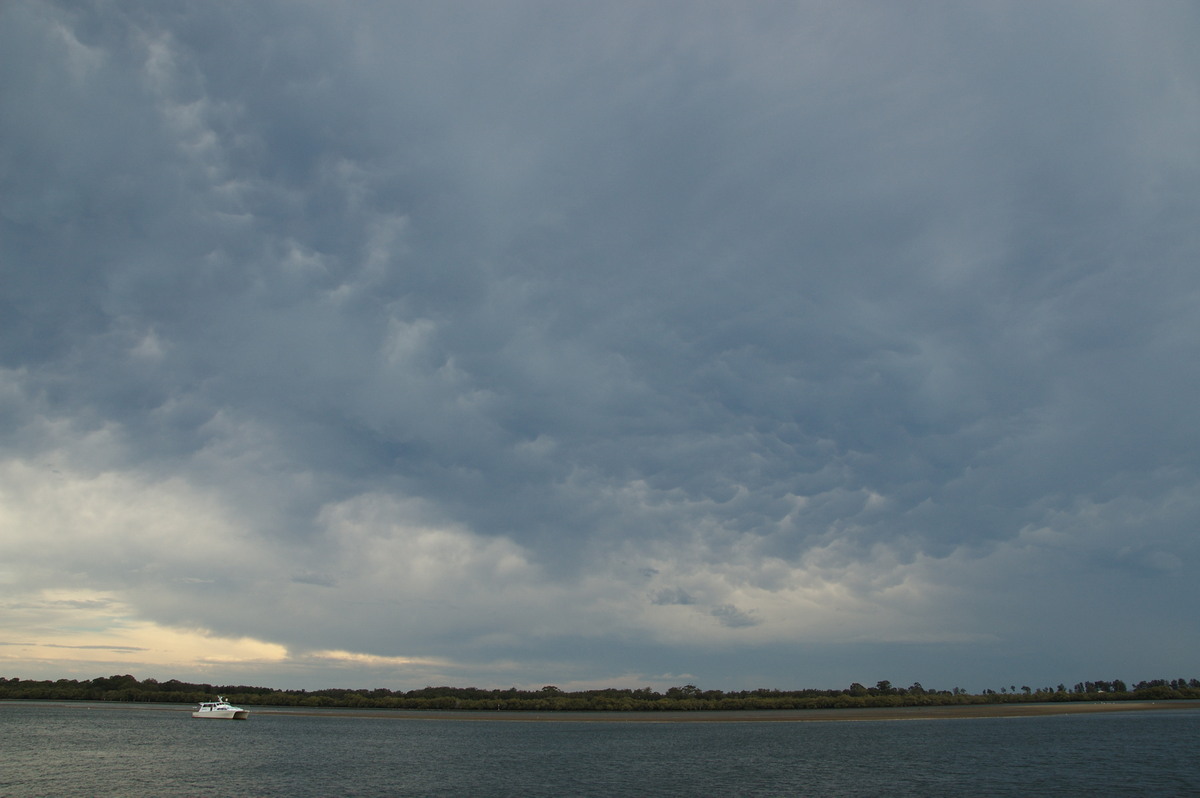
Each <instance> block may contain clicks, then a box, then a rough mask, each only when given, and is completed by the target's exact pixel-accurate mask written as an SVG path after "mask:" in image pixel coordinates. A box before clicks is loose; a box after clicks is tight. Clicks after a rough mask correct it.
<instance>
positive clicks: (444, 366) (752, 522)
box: [0, 0, 1200, 691]
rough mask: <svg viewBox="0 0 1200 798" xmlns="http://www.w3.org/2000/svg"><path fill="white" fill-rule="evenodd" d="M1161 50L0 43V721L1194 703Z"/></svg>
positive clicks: (1071, 17)
mask: <svg viewBox="0 0 1200 798" xmlns="http://www.w3.org/2000/svg"><path fill="white" fill-rule="evenodd" d="M1198 40H1200V11H1198V10H1197V6H1196V5H1195V4H1192V3H1186V2H1180V3H1170V2H1154V3H1128V2H1111V3H1105V2H1091V1H1089V2H1078V3H1074V2H1053V1H1052V2H1044V3H1043V2H1039V3H1020V2H1014V3H986V2H980V3H966V4H963V3H953V2H947V3H938V2H922V3H882V2H880V3H865V4H856V3H849V2H844V1H843V0H837V2H828V3H821V2H812V3H801V4H790V3H787V4H785V3H767V2H744V3H727V2H713V3H704V2H699V3H698V2H678V3H675V2H656V3H643V2H629V3H625V2H596V3H569V2H546V3H540V2H531V3H526V2H499V3H495V2H486V3H485V2H479V3H469V2H456V3H424V2H422V3H392V2H378V3H369V2H347V3H331V2H313V3H299V2H292V1H291V0H289V1H288V2H268V1H267V0H263V1H262V2H255V3H249V4H234V3H211V2H206V1H204V2H201V1H197V2H180V3H169V4H162V3H158V2H150V1H149V0H148V1H147V2H94V3H93V2H42V0H10V2H6V3H4V4H3V5H2V6H0V675H4V676H8V677H13V676H16V677H21V678H59V677H68V678H92V677H95V676H102V675H109V674H114V673H132V674H134V675H135V676H137V677H138V678H148V677H154V678H158V679H168V678H179V679H185V680H199V681H210V682H214V683H249V684H262V685H267V686H275V687H304V688H320V687H329V686H339V687H388V688H391V689H413V688H420V687H423V686H425V685H436V684H450V685H457V686H468V685H476V686H480V687H510V686H519V687H533V688H537V687H540V686H542V685H544V684H556V685H558V686H560V687H562V688H564V689H578V688H582V687H594V686H601V687H602V686H620V687H641V686H651V687H654V688H656V689H664V688H666V687H669V686H672V685H680V684H687V683H693V684H697V685H700V686H702V687H703V688H705V689H743V688H756V687H778V688H781V689H786V688H801V687H821V688H833V687H845V686H847V685H849V684H850V683H851V682H853V681H859V682H862V683H866V684H874V683H875V682H876V681H879V680H881V679H887V680H890V681H892V682H893V683H894V684H898V685H908V684H911V683H912V682H913V681H920V682H921V683H922V684H924V685H925V686H926V687H931V688H941V689H949V688H951V687H953V686H962V687H964V688H966V689H970V690H973V691H974V690H980V689H983V688H986V687H990V688H993V689H995V688H998V687H999V686H1001V685H1004V686H1007V685H1012V684H1016V685H1023V684H1028V685H1032V686H1034V687H1040V686H1043V685H1056V684H1057V683H1059V682H1067V683H1068V684H1070V683H1072V682H1074V681H1079V680H1084V679H1106V680H1107V679H1115V678H1120V679H1124V680H1140V679H1150V678H1177V677H1187V678H1192V677H1196V676H1200V673H1197V672H1196V663H1197V662H1198V661H1200V615H1198V614H1197V611H1196V608H1197V606H1200V580H1197V579H1196V571H1197V566H1198V565H1200V538H1198V533H1200V401H1198V397H1200V312H1197V308H1198V307H1200V224H1197V220H1198V219H1200V48H1197V46H1196V42H1197V41H1198Z"/></svg>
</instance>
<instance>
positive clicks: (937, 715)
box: [247, 701, 1200, 723]
mask: <svg viewBox="0 0 1200 798" xmlns="http://www.w3.org/2000/svg"><path fill="white" fill-rule="evenodd" d="M247 708H248V709H250V712H251V715H305V716H326V717H354V718H380V719H384V718H391V719H405V720H463V721H471V720H474V721H480V720H484V721H487V720H490V721H511V722H515V723H522V722H524V723H539V722H541V723H604V722H610V723H803V722H821V721H824V722H845V721H880V720H935V719H955V718H1020V717H1034V716H1040V715H1076V714H1084V713H1096V712H1146V711H1157V710H1181V709H1198V708H1200V701H1094V702H1093V701H1082V702H1078V703H1073V702H1054V703H1045V704H970V705H965V706H940V707H938V706H935V707H871V708H863V709H779V710H741V711H739V710H730V711H703V712H506V711H495V712H473V711H462V712H454V711H439V710H427V711H422V710H391V709H377V710H369V709H317V710H313V709H304V708H296V709H291V708H283V707H279V708H273V707H272V708H267V707H263V708H261V709H258V708H255V707H247Z"/></svg>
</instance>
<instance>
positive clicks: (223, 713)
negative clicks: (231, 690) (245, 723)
mask: <svg viewBox="0 0 1200 798" xmlns="http://www.w3.org/2000/svg"><path fill="white" fill-rule="evenodd" d="M192 717H193V718H212V719H213V720H248V719H249V718H250V713H249V711H247V710H245V709H216V710H210V711H208V712H193V713H192Z"/></svg>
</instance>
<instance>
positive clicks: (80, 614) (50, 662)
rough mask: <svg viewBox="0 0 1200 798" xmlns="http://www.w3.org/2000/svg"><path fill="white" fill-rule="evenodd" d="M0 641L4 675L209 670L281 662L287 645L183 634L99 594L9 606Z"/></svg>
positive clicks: (47, 595)
mask: <svg viewBox="0 0 1200 798" xmlns="http://www.w3.org/2000/svg"><path fill="white" fill-rule="evenodd" d="M6 609H7V614H8V618H7V620H6V623H5V624H4V635H5V637H6V638H7V639H5V640H3V641H0V643H3V645H0V663H3V664H4V666H5V669H8V668H10V667H12V666H14V665H28V666H31V667H34V668H35V669H37V670H46V669H47V668H48V667H61V669H62V670H65V671H70V672H74V671H76V670H77V669H78V668H79V667H81V666H92V667H94V666H96V665H103V664H111V665H114V666H116V665H120V666H122V667H129V666H131V665H136V666H137V667H138V668H139V669H145V668H159V667H162V668H187V669H195V668H205V667H209V666H217V665H234V664H236V665H253V664H259V663H263V664H266V663H277V662H282V661H284V660H286V659H287V656H288V651H287V649H286V648H285V647H284V646H281V645H278V644H275V643H268V642H264V641H262V640H255V639H253V638H250V637H238V638H235V637H222V636H217V635H213V634H212V633H211V632H209V631H208V630H205V629H177V628H172V627H167V626H162V625H159V624H156V623H154V622H152V621H146V620H141V619H137V618H133V617H130V615H129V613H128V610H127V608H126V607H125V606H124V605H122V604H121V603H120V602H118V601H115V600H114V599H112V598H111V597H110V596H108V595H105V594H103V593H99V592H96V591H66V590H54V591H43V592H42V593H41V594H40V595H38V596H37V598H36V599H34V600H26V601H23V602H20V603H18V604H13V605H9V606H8V607H7V608H6Z"/></svg>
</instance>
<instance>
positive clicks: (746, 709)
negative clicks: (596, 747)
mask: <svg viewBox="0 0 1200 798" xmlns="http://www.w3.org/2000/svg"><path fill="white" fill-rule="evenodd" d="M216 694H220V695H223V696H225V697H226V698H228V699H229V701H230V702H231V703H234V704H237V705H240V706H260V707H277V708H280V709H281V710H287V711H292V712H295V711H297V710H305V709H312V710H318V709H326V710H330V709H333V710H363V712H362V714H381V713H378V712H377V711H378V710H391V711H392V712H389V713H388V714H389V715H390V714H393V713H394V712H396V711H404V712H419V713H423V714H425V715H426V716H428V713H437V714H438V715H439V716H458V717H463V716H467V715H475V714H480V715H482V714H483V713H487V717H490V718H493V719H494V718H497V717H498V716H497V715H496V714H495V713H504V714H505V715H512V716H516V718H514V719H519V717H520V716H528V715H529V714H531V713H532V714H554V715H559V714H564V713H571V714H579V715H585V716H589V717H591V719H599V718H597V717H595V714H596V713H603V714H606V715H618V716H620V715H622V714H623V713H637V714H639V715H648V716H651V717H650V718H649V719H654V717H655V716H657V717H658V718H659V719H662V720H668V719H686V718H687V717H688V715H689V713H696V712H702V713H705V714H706V715H708V714H709V713H717V714H721V715H723V716H725V718H724V719H728V720H735V719H741V718H743V717H744V719H753V720H764V719H773V718H774V716H777V715H778V716H779V717H778V718H774V719H780V720H783V719H791V720H801V719H811V720H822V719H845V720H850V719H853V718H852V717H851V716H852V715H855V714H856V713H858V712H859V711H869V715H870V718H871V719H885V717H886V718H887V719H892V718H904V717H910V718H917V717H922V718H926V717H1004V716H1020V715H1033V714H1051V713H1053V714H1057V713H1063V712H1085V711H1115V710H1121V709H1147V708H1160V707H1161V703H1160V702H1171V701H1195V700H1200V680H1198V679H1172V680H1166V679H1156V680H1152V681H1143V682H1138V683H1136V684H1135V685H1133V686H1132V687H1127V686H1126V684H1125V683H1124V682H1122V681H1120V680H1116V681H1111V682H1106V681H1098V682H1079V683H1077V684H1076V685H1074V686H1073V687H1072V688H1069V689H1068V688H1067V687H1066V686H1065V685H1062V684H1060V685H1057V686H1056V687H1041V688H1037V689H1034V688H1032V687H1029V686H1022V687H1020V688H1018V687H1016V686H1015V685H1010V686H1008V687H1001V688H1000V689H999V691H997V690H991V689H986V690H984V691H983V692H981V693H968V692H967V691H965V690H962V689H961V688H958V687H955V688H953V689H952V690H933V689H926V688H924V687H922V686H921V684H920V683H919V682H918V683H914V684H913V685H911V686H909V687H895V686H893V685H892V684H891V682H888V681H880V682H878V683H876V685H875V686H874V687H866V686H864V685H861V684H858V683H857V682H856V683H854V684H852V685H850V687H848V688H845V689H841V690H816V689H806V690H776V689H766V688H762V689H758V690H742V691H722V690H701V689H700V688H698V687H696V686H695V685H690V684H689V685H685V686H682V687H672V688H670V689H668V690H666V691H664V692H662V693H659V692H656V691H653V690H651V689H650V688H649V687H645V688H641V689H618V688H608V689H601V690H580V691H575V692H566V691H563V690H560V689H559V688H558V687H555V686H554V685H547V686H545V687H543V688H541V689H540V690H518V689H517V688H515V687H514V688H510V689H507V690H486V689H480V688H475V687H426V688H424V689H421V690H409V691H407V692H400V691H392V690H388V689H385V688H375V689H370V690H368V689H326V690H313V691H308V690H277V689H274V688H269V687H250V686H246V685H211V684H197V683H190V682H181V681H178V680H176V679H170V680H168V681H165V682H159V681H157V680H156V679H145V680H142V681H139V680H138V679H136V678H134V677H133V676H130V675H128V674H126V675H119V676H109V677H99V678H96V679H90V680H87V679H85V680H82V681H80V680H75V679H58V680H55V681H50V680H43V681H37V680H31V679H19V678H4V677H0V700H41V701H47V700H50V701H112V702H121V703H155V704H198V703H200V702H201V701H208V700H211V697H212V696H213V695H216ZM885 710H886V712H884V711H885ZM355 714H359V713H357V712H356V713H355ZM784 715H786V716H787V717H786V718H785V717H784ZM668 716H670V717H668ZM800 716H803V717H800ZM531 719H532V718H531ZM614 719H618V720H619V719H622V718H621V717H617V718H614ZM861 719H867V718H865V717H863V718H861Z"/></svg>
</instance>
